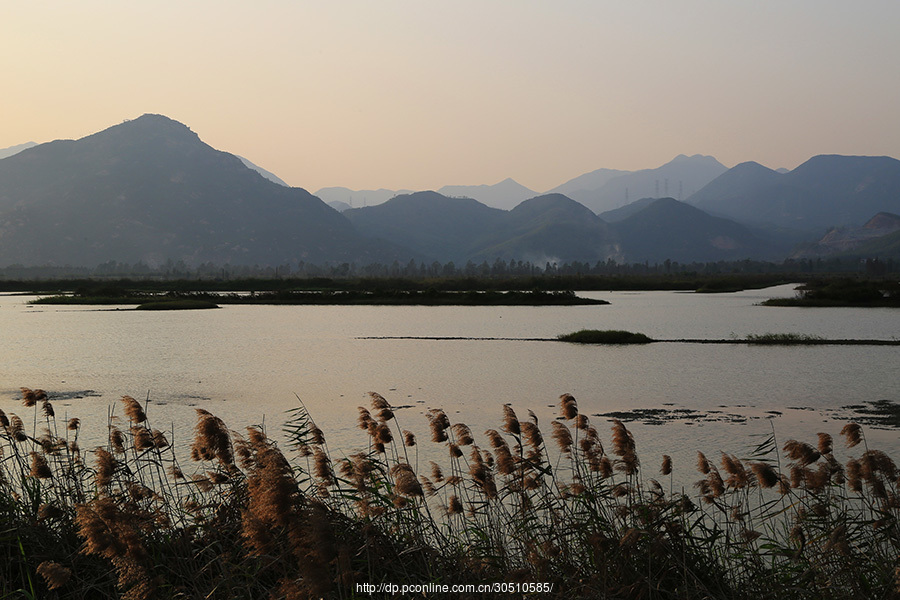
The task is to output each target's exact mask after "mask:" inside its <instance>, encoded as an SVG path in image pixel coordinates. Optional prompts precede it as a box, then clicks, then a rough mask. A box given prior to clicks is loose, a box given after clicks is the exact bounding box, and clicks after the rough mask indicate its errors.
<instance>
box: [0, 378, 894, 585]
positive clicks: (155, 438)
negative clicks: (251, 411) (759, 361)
mask: <svg viewBox="0 0 900 600" xmlns="http://www.w3.org/2000/svg"><path fill="white" fill-rule="evenodd" d="M370 397H371V405H370V406H368V407H360V408H359V420H358V424H359V427H360V428H361V430H362V431H363V432H364V434H361V435H364V436H365V439H366V443H365V446H366V447H365V448H363V449H360V450H359V451H358V452H355V453H352V454H350V455H349V456H332V454H331V453H330V452H329V450H328V445H327V443H326V440H325V435H324V433H323V432H322V431H321V430H320V429H319V428H318V427H317V426H316V425H315V423H314V421H313V420H312V418H311V417H310V415H309V414H308V413H307V411H306V410H305V408H304V407H303V406H302V405H300V406H298V407H297V408H296V409H294V410H293V411H291V412H290V414H289V415H288V417H287V422H286V424H285V427H284V432H283V433H284V435H285V436H286V439H287V440H288V446H289V448H286V449H285V451H283V450H282V449H281V448H279V447H278V445H277V444H276V443H275V442H274V441H273V440H272V439H270V437H269V435H268V434H267V432H266V431H265V430H264V429H263V428H261V427H248V428H246V429H245V430H244V431H243V432H240V433H239V432H237V431H233V430H230V429H229V428H228V427H227V426H226V424H225V423H223V422H222V421H221V420H220V419H219V418H218V417H216V416H215V415H213V414H211V413H209V412H207V411H205V410H202V409H198V410H197V423H196V427H195V432H194V433H195V435H194V439H193V440H192V441H191V442H190V445H189V448H183V449H181V450H179V451H178V452H176V448H173V446H172V445H171V444H170V443H169V440H168V437H167V435H166V433H165V432H163V431H160V430H158V429H155V428H153V427H152V425H151V424H150V421H149V420H148V418H147V414H146V411H145V407H144V406H142V405H141V404H140V403H139V402H138V401H136V400H135V399H133V398H130V397H128V396H126V397H123V398H122V400H121V406H122V411H123V414H124V416H125V418H124V419H121V420H117V419H115V418H112V417H111V418H110V419H109V424H108V427H109V439H108V442H107V443H106V444H105V446H103V447H96V448H90V449H81V448H80V447H79V444H78V434H79V430H80V427H81V424H80V422H79V421H78V420H77V419H71V420H69V421H66V422H62V421H59V420H57V418H56V416H55V414H54V410H53V407H52V404H51V403H50V400H49V399H48V397H47V394H46V393H44V392H42V391H41V390H31V389H26V388H23V389H22V402H23V405H24V412H23V413H22V416H18V415H14V414H8V415H7V414H4V413H2V412H0V426H2V427H0V451H2V456H0V554H2V556H0V597H3V598H7V597H24V598H98V597H121V598H134V599H146V598H320V597H327V598H367V597H381V596H379V594H378V593H375V594H372V593H367V592H365V591H360V588H359V587H358V584H369V585H372V584H375V585H378V584H381V583H390V584H404V583H405V584H417V585H425V584H447V585H465V584H475V585H478V584H486V583H502V584H505V585H508V584H528V583H541V584H552V590H551V591H547V588H543V589H544V591H541V592H535V591H532V592H527V593H519V592H517V593H512V594H510V593H506V594H499V595H498V594H493V593H484V594H478V593H473V592H466V593H461V594H458V595H455V596H454V595H453V594H437V595H435V596H434V597H465V598H475V597H498V596H506V597H534V598H537V597H542V598H582V597H583V598H628V599H632V598H633V599H639V598H640V599H645V598H646V599H654V598H659V599H668V598H678V599H694V598H697V599H699V598H723V599H724V598H748V599H749V598H773V599H774V598H779V599H782V598H826V599H829V598H833V599H843V598H848V599H849V598H900V561H898V556H900V530H898V526H897V516H898V512H900V495H898V471H897V468H896V466H895V464H894V462H893V461H892V460H891V459H890V458H889V457H888V456H887V455H885V454H884V453H883V452H880V451H878V450H873V449H869V448H868V447H867V446H866V442H865V437H864V434H863V431H862V429H861V428H860V427H859V426H858V425H855V424H848V425H847V426H846V427H844V429H843V430H842V431H841V436H842V438H843V440H844V443H845V444H846V445H847V446H848V448H850V452H851V453H853V456H851V458H849V460H847V461H846V462H845V463H840V462H838V461H837V460H836V459H835V457H834V453H833V445H834V441H833V439H832V437H831V436H830V435H828V434H825V433H821V434H819V436H818V439H817V440H816V443H815V444H809V443H806V442H801V441H797V440H787V441H785V442H784V443H783V444H782V443H777V442H776V439H775V436H774V434H773V435H772V436H770V437H769V439H767V440H765V441H764V442H763V443H761V444H759V445H758V446H757V447H756V448H755V449H754V450H753V451H752V452H751V456H750V457H747V458H738V457H737V456H734V455H732V454H725V453H723V454H722V455H721V456H719V457H715V458H711V457H707V456H704V455H703V454H698V457H697V464H696V466H695V467H696V469H697V472H698V475H696V479H697V481H696V485H694V486H693V487H691V488H689V489H682V488H677V489H676V487H675V485H674V481H675V480H674V474H673V469H674V468H675V466H673V464H672V461H671V459H670V458H669V457H668V456H662V457H660V458H659V460H658V461H654V463H653V465H652V466H651V465H648V464H646V463H643V464H642V462H641V460H640V459H639V457H638V453H637V449H636V442H635V440H634V438H633V436H632V435H631V433H630V432H629V431H628V429H627V428H626V426H625V425H624V424H623V423H622V422H621V421H618V420H613V421H612V422H611V425H610V424H609V423H604V424H603V425H602V427H601V428H600V429H598V428H597V427H598V425H595V424H593V423H591V421H590V419H589V418H588V417H587V416H586V415H584V414H582V413H581V412H579V410H578V405H577V402H576V400H575V399H574V398H573V397H572V396H570V395H568V394H564V395H563V396H561V398H560V401H559V409H560V414H559V417H558V418H557V419H556V420H554V421H552V422H551V423H549V424H548V425H544V426H543V428H542V426H541V424H539V423H538V419H537V418H536V417H535V415H534V414H533V413H530V412H529V415H528V417H527V418H525V419H520V418H519V416H518V415H517V413H516V412H515V410H514V408H513V407H512V406H509V405H505V406H503V407H502V413H501V414H500V415H498V416H499V417H500V421H499V426H498V428H497V429H490V430H488V431H485V432H483V433H482V434H479V435H476V434H475V433H474V432H472V431H471V430H470V428H469V427H467V426H466V425H465V424H463V423H453V422H451V421H450V419H449V417H448V416H447V414H446V413H445V412H443V411H441V410H437V409H435V410H431V411H429V412H428V414H427V417H428V429H429V432H430V438H431V439H430V441H426V442H425V443H427V444H434V445H436V448H437V449H438V450H439V451H440V452H442V453H445V454H444V455H445V457H446V458H445V460H444V461H443V462H442V464H439V463H438V462H433V461H428V463H427V464H425V461H424V460H423V461H422V464H420V460H419V452H418V451H419V445H420V443H422V441H421V440H420V439H417V438H416V436H415V435H414V434H413V433H411V432H409V431H407V430H404V429H403V428H402V426H401V425H400V424H399V423H398V419H397V418H396V417H395V414H394V409H393V408H392V407H391V405H390V403H389V402H388V401H387V400H386V399H385V398H384V397H382V396H380V395H378V394H375V393H372V394H370ZM26 421H27V422H28V423H27V424H26ZM607 428H608V431H607ZM601 430H603V432H604V433H605V434H607V435H601ZM545 434H547V435H546V436H545ZM604 444H605V445H604ZM188 453H189V455H190V458H189V459H184V460H181V459H179V458H178V457H179V456H181V455H185V456H187V455H188ZM686 467H687V466H685V465H682V466H680V468H682V469H684V468H686ZM691 468H692V469H693V468H694V466H691ZM506 589H509V588H506ZM518 589H520V590H521V589H525V590H528V589H531V590H534V589H535V588H527V587H526V588H518ZM417 597H426V596H424V595H422V594H419V595H418V596H417Z"/></svg>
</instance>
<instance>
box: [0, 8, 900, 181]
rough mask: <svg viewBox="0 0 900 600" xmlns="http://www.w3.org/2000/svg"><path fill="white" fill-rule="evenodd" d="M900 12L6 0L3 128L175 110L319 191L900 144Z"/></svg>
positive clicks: (54, 126)
mask: <svg viewBox="0 0 900 600" xmlns="http://www.w3.org/2000/svg"><path fill="white" fill-rule="evenodd" d="M898 25H900V2H896V0H887V1H863V2H847V1H839V2H838V1H831V0H796V1H795V0H789V1H779V2H774V1H767V0H762V1H754V2H750V1H747V2H723V1H721V0H707V1H701V0H680V1H678V2H672V1H668V0H667V1H662V0H648V1H641V0H634V1H628V2H625V1H603V0H555V1H553V2H550V1H539V2H538V1H530V0H510V1H505V0H497V1H494V0H478V1H469V0H454V1H453V2H444V1H433V2H432V1H423V0H409V1H405V0H404V1H394V0H385V1H381V2H372V1H371V0H367V1H348V0H337V1H324V0H323V1H297V0H269V1H265V0H263V1H261V2H253V3H250V2H243V1H242V2H238V1H233V0H215V1H213V0H187V1H185V0H178V1H174V0H157V1H155V2H121V1H119V0H108V1H101V0H82V1H80V2H61V1H59V2H54V1H42V2H5V3H3V5H2V6H0V74H2V81H3V84H2V87H0V115H2V118H0V148H5V147H7V146H13V145H16V144H21V143H23V142H27V141H35V142H46V141H50V140H53V139H59V138H67V139H74V138H79V137H83V136H85V135H89V134H91V133H93V132H96V131H98V130H101V129H105V128H106V127H109V126H111V125H115V124H117V123H120V122H121V121H122V120H124V119H130V118H135V117H138V116H140V115H141V114H143V113H148V112H150V113H160V114H164V115H166V116H169V117H171V118H173V119H176V120H178V121H181V122H182V123H184V124H186V125H188V126H189V127H191V129H193V130H194V131H195V132H196V133H198V134H199V135H200V137H201V138H202V139H203V140H204V141H205V142H207V143H209V144H210V145H212V146H213V147H215V148H218V149H220V150H226V151H229V152H233V153H235V154H240V155H242V156H244V157H246V158H248V159H250V160H251V161H253V162H255V163H256V164H258V165H260V166H261V167H264V168H266V169H268V170H270V171H273V172H274V173H276V174H277V175H278V176H280V177H281V178H282V179H284V180H286V181H287V182H288V183H290V184H291V185H294V186H300V187H304V188H306V189H308V190H310V191H315V190H317V189H319V188H321V187H325V186H346V187H349V188H353V189H364V188H367V189H373V188H379V187H385V188H391V189H397V188H410V189H437V188H439V187H441V186H443V185H447V184H458V185H475V184H492V183H496V182H498V181H500V180H502V179H504V178H506V177H512V178H513V179H515V180H517V181H518V182H520V183H521V184H523V185H525V186H528V187H530V188H532V189H534V190H536V191H545V190H547V189H550V188H552V187H554V186H556V185H558V184H560V183H563V182H564V181H566V180H568V179H571V178H573V177H576V176H578V175H581V174H582V173H585V172H588V171H591V170H594V169H598V168H601V167H606V168H615V169H629V170H634V169H642V168H652V167H657V166H659V165H661V164H663V163H665V162H667V161H669V160H671V159H672V158H673V157H674V156H676V155H677V154H681V153H683V154H698V153H699V154H709V155H713V156H715V157H716V158H718V159H719V160H720V161H721V162H722V163H724V164H725V165H726V166H729V167H730V166H733V165H735V164H737V163H739V162H743V161H746V160H755V161H758V162H760V163H762V164H764V165H766V166H769V167H772V168H777V167H787V168H794V167H796V166H797V165H798V164H800V163H802V162H803V161H805V160H806V159H808V158H809V157H810V156H813V155H815V154H825V153H835V154H865V155H890V156H894V157H898V158H900V35H898V34H897V27H898Z"/></svg>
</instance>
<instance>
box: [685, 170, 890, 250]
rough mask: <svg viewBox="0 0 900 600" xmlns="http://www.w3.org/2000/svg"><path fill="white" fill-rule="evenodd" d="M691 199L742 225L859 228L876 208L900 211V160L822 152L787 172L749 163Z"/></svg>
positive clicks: (810, 231) (816, 231) (808, 229)
mask: <svg viewBox="0 0 900 600" xmlns="http://www.w3.org/2000/svg"><path fill="white" fill-rule="evenodd" d="M687 202H689V203H690V204H693V205H694V206H696V207H697V208H700V209H702V210H705V211H708V212H710V213H712V214H716V215H720V216H723V217H727V218H730V219H734V220H737V221H741V222H744V223H754V224H758V225H762V226H767V227H781V228H791V229H794V230H797V231H802V232H805V233H807V234H818V235H819V236H821V234H822V232H823V231H824V230H825V229H828V228H831V227H835V226H846V225H849V226H861V225H863V224H864V223H865V222H866V221H868V220H869V219H870V218H872V217H873V216H875V214H876V213H878V212H892V213H900V161H898V160H897V159H894V158H890V157H887V156H837V155H820V156H814V157H812V158H810V159H809V160H808V161H806V162H805V163H803V164H802V165H800V166H799V167H797V168H796V169H794V170H793V171H788V172H787V173H779V172H777V171H773V170H771V169H767V168H766V167H763V166H762V165H760V164H757V163H754V162H747V163H742V164H739V165H737V166H736V167H734V168H732V169H730V170H729V171H727V172H725V173H723V174H722V175H721V176H719V177H717V178H716V179H715V180H713V181H712V182H710V184H709V185H707V186H706V187H704V188H703V189H702V190H700V191H698V192H697V193H696V194H693V195H692V196H690V197H689V198H688V199H687Z"/></svg>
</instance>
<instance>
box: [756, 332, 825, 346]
mask: <svg viewBox="0 0 900 600" xmlns="http://www.w3.org/2000/svg"><path fill="white" fill-rule="evenodd" d="M746 341H747V343H748V344H772V345H778V346H788V345H792V344H820V343H822V342H824V341H825V340H824V338H822V337H820V336H818V335H808V334H805V333H761V334H753V333H751V334H749V335H748V336H747V338H746Z"/></svg>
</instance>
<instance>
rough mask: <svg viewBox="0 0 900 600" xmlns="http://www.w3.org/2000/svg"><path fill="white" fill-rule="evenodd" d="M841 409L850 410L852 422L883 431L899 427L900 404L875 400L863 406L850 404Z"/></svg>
mask: <svg viewBox="0 0 900 600" xmlns="http://www.w3.org/2000/svg"><path fill="white" fill-rule="evenodd" d="M841 408H843V409H845V410H852V411H853V413H854V415H853V420H854V421H858V422H859V423H862V424H864V425H870V426H872V427H881V428H885V429H893V428H895V427H900V404H897V403H896V402H893V401H891V400H875V401H874V402H866V403H865V404H850V405H848V406H842V407H841Z"/></svg>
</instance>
